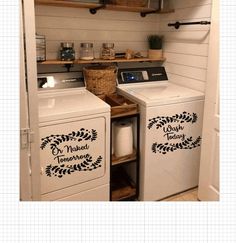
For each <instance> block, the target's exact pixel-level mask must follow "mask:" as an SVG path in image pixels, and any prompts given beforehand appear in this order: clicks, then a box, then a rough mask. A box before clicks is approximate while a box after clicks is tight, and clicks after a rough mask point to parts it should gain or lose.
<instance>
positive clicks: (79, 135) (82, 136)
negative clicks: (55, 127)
mask: <svg viewBox="0 0 236 243" xmlns="http://www.w3.org/2000/svg"><path fill="white" fill-rule="evenodd" d="M96 139H97V131H96V130H94V129H92V130H91V131H89V130H85V129H84V128H81V129H80V130H79V131H77V132H74V131H72V132H71V133H69V134H67V135H64V134H61V135H50V136H47V137H45V138H42V139H41V140H42V144H41V146H40V148H41V149H42V150H43V149H44V148H45V147H46V146H47V145H48V144H50V148H51V149H53V148H55V147H57V146H58V145H59V144H60V143H63V142H66V141H76V140H77V141H78V142H80V141H82V140H90V141H91V142H92V141H94V140H96Z"/></svg>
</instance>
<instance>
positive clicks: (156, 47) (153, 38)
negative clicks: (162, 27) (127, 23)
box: [148, 35, 163, 59]
mask: <svg viewBox="0 0 236 243" xmlns="http://www.w3.org/2000/svg"><path fill="white" fill-rule="evenodd" d="M162 43H163V36H160V35H149V36H148V44H149V50H148V57H149V58H150V59H158V58H162V57H163V51H162Z"/></svg>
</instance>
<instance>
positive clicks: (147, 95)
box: [119, 83, 204, 106]
mask: <svg viewBox="0 0 236 243" xmlns="http://www.w3.org/2000/svg"><path fill="white" fill-rule="evenodd" d="M119 88H120V89H121V90H123V91H124V92H126V93H127V94H129V95H131V96H132V97H133V98H136V99H138V100H139V101H140V102H142V103H144V104H145V105H146V106H153V105H155V104H156V105H158V104H170V103H174V102H183V101H191V100H196V99H204V95H203V93H201V92H198V91H195V90H192V89H189V88H185V87H183V86H179V85H175V84H173V83H163V84H156V85H152V84H149V85H136V86H133V87H132V86H126V87H119Z"/></svg>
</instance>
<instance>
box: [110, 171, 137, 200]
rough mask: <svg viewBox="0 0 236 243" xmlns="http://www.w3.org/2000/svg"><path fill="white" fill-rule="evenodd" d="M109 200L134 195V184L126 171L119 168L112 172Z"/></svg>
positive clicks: (124, 198)
mask: <svg viewBox="0 0 236 243" xmlns="http://www.w3.org/2000/svg"><path fill="white" fill-rule="evenodd" d="M111 189H112V190H111V200H112V201H121V200H127V199H130V198H132V197H135V196H136V193H137V191H136V186H135V183H134V182H133V181H132V180H131V178H130V177H129V176H128V175H127V174H126V172H125V171H124V170H123V169H122V168H119V169H117V170H115V171H113V172H112V181H111Z"/></svg>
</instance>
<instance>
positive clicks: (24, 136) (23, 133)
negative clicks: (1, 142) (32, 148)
mask: <svg viewBox="0 0 236 243" xmlns="http://www.w3.org/2000/svg"><path fill="white" fill-rule="evenodd" d="M33 142H34V132H33V131H31V129H29V128H22V129H20V146H21V149H25V148H28V147H29V145H30V143H33Z"/></svg>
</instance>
